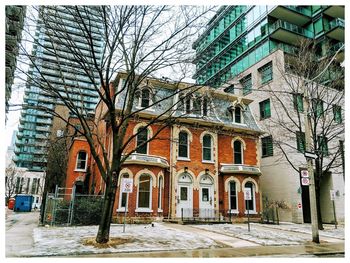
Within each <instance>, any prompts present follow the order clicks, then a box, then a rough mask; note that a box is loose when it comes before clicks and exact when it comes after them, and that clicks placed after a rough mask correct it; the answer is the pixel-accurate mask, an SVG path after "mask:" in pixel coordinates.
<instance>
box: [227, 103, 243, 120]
mask: <svg viewBox="0 0 350 263" xmlns="http://www.w3.org/2000/svg"><path fill="white" fill-rule="evenodd" d="M242 111H243V110H242V107H241V106H239V105H237V106H235V107H231V108H229V112H230V117H231V121H232V122H233V123H243V115H242Z"/></svg>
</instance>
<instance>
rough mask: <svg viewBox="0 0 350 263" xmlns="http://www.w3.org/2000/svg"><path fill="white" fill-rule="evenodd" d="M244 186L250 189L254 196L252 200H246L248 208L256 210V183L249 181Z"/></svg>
mask: <svg viewBox="0 0 350 263" xmlns="http://www.w3.org/2000/svg"><path fill="white" fill-rule="evenodd" d="M244 187H245V188H249V189H250V193H251V196H252V198H251V200H247V201H245V204H246V210H249V211H252V212H255V187H254V184H253V183H252V182H247V183H246V184H245V186H244Z"/></svg>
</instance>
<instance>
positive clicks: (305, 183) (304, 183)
mask: <svg viewBox="0 0 350 263" xmlns="http://www.w3.org/2000/svg"><path fill="white" fill-rule="evenodd" d="M309 184H310V179H309V178H308V177H302V178H301V185H309Z"/></svg>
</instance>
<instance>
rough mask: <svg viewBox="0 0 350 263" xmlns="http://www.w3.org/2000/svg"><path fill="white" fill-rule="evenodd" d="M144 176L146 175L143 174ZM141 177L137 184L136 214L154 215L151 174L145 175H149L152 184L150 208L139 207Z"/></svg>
mask: <svg viewBox="0 0 350 263" xmlns="http://www.w3.org/2000/svg"><path fill="white" fill-rule="evenodd" d="M142 175H144V174H142ZM142 175H140V177H139V182H138V184H137V197H136V209H135V212H137V213H152V212H153V210H152V180H153V178H152V176H151V175H150V174H145V175H147V176H148V177H149V178H150V182H149V188H150V189H149V195H150V198H149V204H148V207H139V190H140V178H141V176H142Z"/></svg>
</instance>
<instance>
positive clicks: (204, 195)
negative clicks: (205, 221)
mask: <svg viewBox="0 0 350 263" xmlns="http://www.w3.org/2000/svg"><path fill="white" fill-rule="evenodd" d="M199 217H201V218H213V217H214V196H213V186H212V185H210V186H209V185H203V186H201V187H200V191H199Z"/></svg>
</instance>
